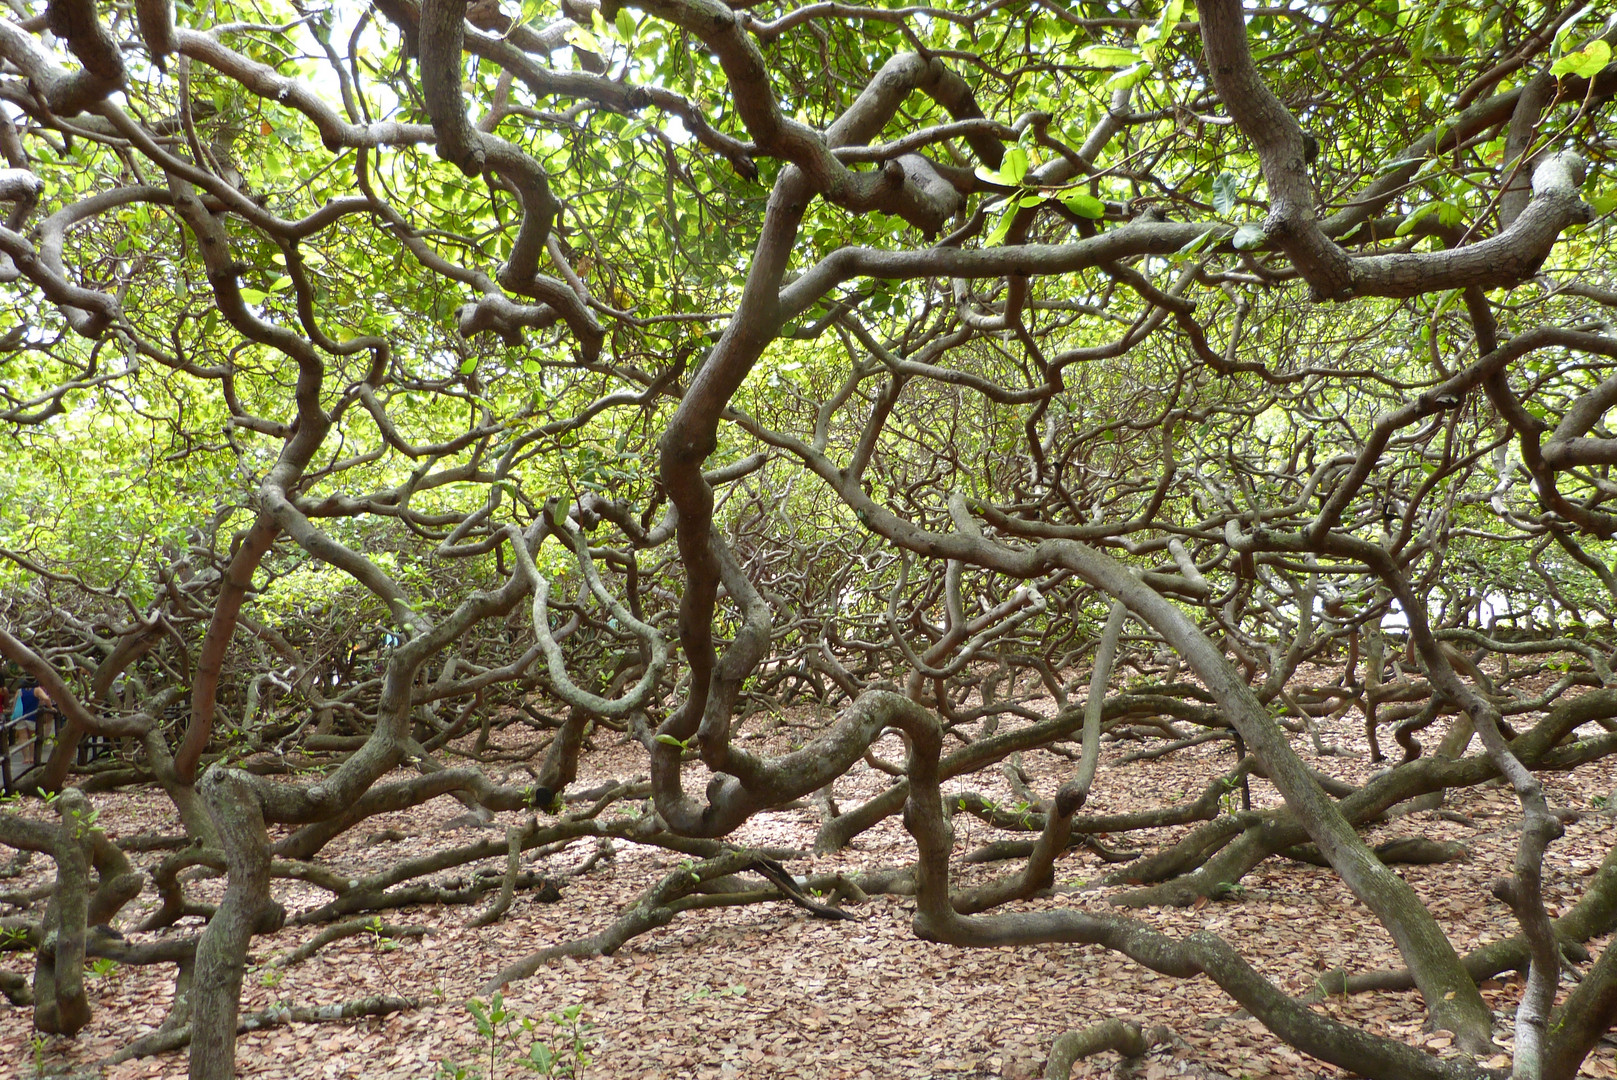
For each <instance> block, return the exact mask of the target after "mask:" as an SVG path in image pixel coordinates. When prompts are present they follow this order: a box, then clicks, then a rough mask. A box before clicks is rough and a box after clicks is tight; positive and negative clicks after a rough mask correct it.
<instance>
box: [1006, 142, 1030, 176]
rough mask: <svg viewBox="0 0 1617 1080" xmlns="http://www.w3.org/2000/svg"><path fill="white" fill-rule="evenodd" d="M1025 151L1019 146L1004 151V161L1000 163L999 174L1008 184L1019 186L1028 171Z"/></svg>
mask: <svg viewBox="0 0 1617 1080" xmlns="http://www.w3.org/2000/svg"><path fill="white" fill-rule="evenodd" d="M1028 165H1029V162H1028V156H1027V151H1026V150H1023V149H1022V148H1021V147H1020V146H1012V147H1010V148H1008V149H1007V150H1006V151H1005V160H1004V161H1002V162H1001V163H1000V166H999V174H1000V175H1001V176H1003V177H1004V178H1005V182H1006V183H1009V184H1020V183H1021V182H1022V178H1023V177H1025V176H1026V175H1027V170H1028Z"/></svg>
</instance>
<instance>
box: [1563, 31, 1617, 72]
mask: <svg viewBox="0 0 1617 1080" xmlns="http://www.w3.org/2000/svg"><path fill="white" fill-rule="evenodd" d="M1609 63H1611V46H1610V45H1608V44H1606V43H1605V42H1604V41H1601V40H1600V39H1599V38H1596V39H1595V40H1594V41H1591V42H1589V44H1587V45H1585V46H1584V47H1583V48H1582V49H1579V50H1578V51H1577V52H1575V53H1570V54H1568V55H1566V56H1563V57H1561V58H1560V59H1559V60H1557V61H1556V62H1555V63H1553V64H1551V65H1550V74H1551V75H1555V76H1557V77H1559V76H1562V75H1578V76H1581V77H1582V78H1585V79H1592V78H1594V77H1595V76H1596V75H1598V74H1600V72H1601V70H1602V69H1604V68H1605V66H1606V65H1607V64H1609Z"/></svg>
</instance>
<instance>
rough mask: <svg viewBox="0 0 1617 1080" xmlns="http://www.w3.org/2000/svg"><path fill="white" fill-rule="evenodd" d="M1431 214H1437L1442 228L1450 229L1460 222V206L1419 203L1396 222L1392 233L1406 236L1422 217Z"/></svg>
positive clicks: (1440, 203) (1445, 203) (1441, 203)
mask: <svg viewBox="0 0 1617 1080" xmlns="http://www.w3.org/2000/svg"><path fill="white" fill-rule="evenodd" d="M1431 214H1436V215H1437V221H1438V224H1439V225H1442V226H1443V227H1444V228H1448V229H1452V228H1454V227H1455V226H1456V225H1458V224H1459V223H1460V208H1459V207H1458V206H1455V205H1454V204H1453V203H1451V202H1429V203H1421V205H1419V206H1417V207H1415V209H1413V210H1411V211H1410V212H1409V216H1408V217H1406V218H1404V220H1403V221H1401V222H1399V223H1398V228H1396V229H1394V230H1393V235H1394V236H1408V235H1409V234H1410V233H1411V232H1413V231H1414V229H1415V226H1416V225H1419V224H1420V222H1421V220H1422V219H1424V218H1426V217H1427V216H1428V215H1431Z"/></svg>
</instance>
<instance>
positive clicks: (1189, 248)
mask: <svg viewBox="0 0 1617 1080" xmlns="http://www.w3.org/2000/svg"><path fill="white" fill-rule="evenodd" d="M1217 235H1218V230H1217V229H1208V230H1207V231H1206V232H1204V233H1202V234H1201V235H1200V236H1193V237H1191V238H1190V239H1189V240H1187V241H1186V242H1185V244H1184V246H1183V247H1181V248H1180V249H1179V252H1178V254H1180V255H1194V254H1196V252H1198V251H1200V250H1201V249H1202V248H1204V247H1206V246H1207V244H1208V242H1209V241H1210V240H1212V239H1213V237H1215V236H1217Z"/></svg>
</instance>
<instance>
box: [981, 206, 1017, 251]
mask: <svg viewBox="0 0 1617 1080" xmlns="http://www.w3.org/2000/svg"><path fill="white" fill-rule="evenodd" d="M1014 220H1016V212H1015V211H1014V210H1013V209H1009V208H1008V209H1006V210H1005V212H1004V213H1002V214H1000V215H999V221H998V222H997V223H996V224H995V225H994V229H993V231H992V232H990V233H989V234H988V239H987V241H986V242H987V244H988V246H989V247H993V246H994V245H996V244H1001V243H1004V241H1005V236H1006V234H1007V233H1009V232H1010V231H1011V222H1012V221H1014Z"/></svg>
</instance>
